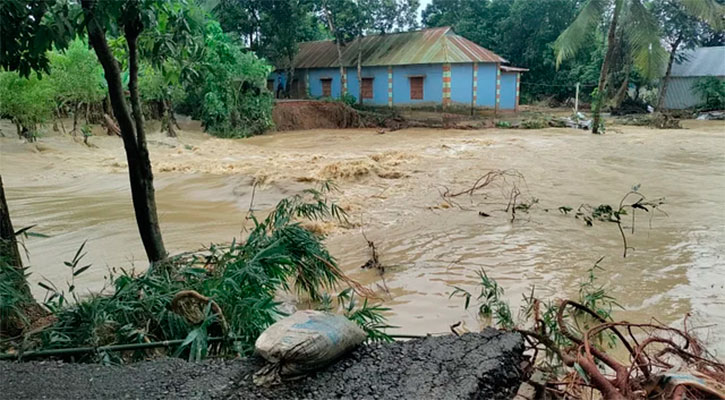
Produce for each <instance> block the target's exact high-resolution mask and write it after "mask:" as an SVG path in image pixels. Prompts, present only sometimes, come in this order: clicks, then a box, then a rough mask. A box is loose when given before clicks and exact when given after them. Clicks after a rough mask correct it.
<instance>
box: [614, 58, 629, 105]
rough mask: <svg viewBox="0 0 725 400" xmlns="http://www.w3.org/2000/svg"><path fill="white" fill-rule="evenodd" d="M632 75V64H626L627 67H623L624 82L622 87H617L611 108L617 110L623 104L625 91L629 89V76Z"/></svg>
mask: <svg viewBox="0 0 725 400" xmlns="http://www.w3.org/2000/svg"><path fill="white" fill-rule="evenodd" d="M631 73H632V63H631V62H628V63H627V66H626V67H624V80H622V85H620V86H619V89H618V90H617V93H615V94H614V102H613V108H614V109H616V110H618V109H619V108H620V107H621V106H622V102H624V98H625V97H626V96H627V89H629V75H630V74H631Z"/></svg>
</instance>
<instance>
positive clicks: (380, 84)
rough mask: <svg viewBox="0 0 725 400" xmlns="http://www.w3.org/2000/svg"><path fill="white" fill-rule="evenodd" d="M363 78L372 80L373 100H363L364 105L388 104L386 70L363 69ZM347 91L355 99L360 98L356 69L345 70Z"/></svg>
mask: <svg viewBox="0 0 725 400" xmlns="http://www.w3.org/2000/svg"><path fill="white" fill-rule="evenodd" d="M362 77H363V78H373V98H372V99H363V103H364V104H375V105H381V106H382V105H386V104H388V68H387V67H363V68H362ZM347 91H348V93H350V94H351V95H353V96H355V98H356V99H359V98H360V84H359V83H358V81H357V68H352V67H350V68H348V69H347Z"/></svg>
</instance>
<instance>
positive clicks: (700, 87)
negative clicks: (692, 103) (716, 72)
mask: <svg viewBox="0 0 725 400" xmlns="http://www.w3.org/2000/svg"><path fill="white" fill-rule="evenodd" d="M694 89H695V92H696V93H697V94H699V95H700V98H701V99H702V103H701V104H700V106H699V108H700V109H701V110H703V111H709V110H722V109H725V80H721V79H719V78H718V77H715V76H704V77H701V78H698V79H697V81H695V85H694Z"/></svg>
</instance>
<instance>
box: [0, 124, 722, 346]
mask: <svg viewBox="0 0 725 400" xmlns="http://www.w3.org/2000/svg"><path fill="white" fill-rule="evenodd" d="M686 127H687V129H683V130H652V129H648V128H634V127H613V128H609V130H608V132H607V134H606V135H602V136H595V135H591V134H588V133H586V132H583V131H575V130H569V129H545V130H529V131H519V130H492V129H491V130H482V131H454V130H432V129H430V130H427V129H416V130H403V131H397V132H389V133H386V134H383V135H380V134H377V133H376V132H375V131H374V130H365V129H362V130H317V131H304V132H289V133H278V134H270V135H265V136H261V137H255V138H251V139H244V140H223V139H215V138H211V137H209V136H207V135H204V134H202V133H199V132H198V129H195V128H194V127H193V126H191V125H189V126H185V127H184V128H185V130H183V131H182V132H181V133H180V137H179V138H178V139H170V138H165V137H163V135H160V134H155V135H151V137H150V140H149V146H150V151H151V157H152V163H153V167H154V171H155V173H156V181H155V182H156V188H157V199H158V209H159V214H160V219H161V227H162V230H163V233H164V240H165V242H166V246H167V248H168V249H169V250H170V251H171V252H180V251H185V250H189V249H194V248H198V247H200V246H202V245H205V244H209V243H211V242H228V241H230V240H231V239H232V237H240V235H241V234H242V233H241V232H242V227H243V225H244V224H243V222H244V217H245V215H246V214H247V211H248V209H249V208H250V204H252V203H253V206H252V207H253V208H254V209H255V210H259V211H263V210H266V209H269V208H270V207H272V206H273V205H274V204H275V203H276V202H277V201H278V200H279V199H281V198H283V197H284V196H287V195H290V194H294V193H297V192H299V191H300V190H302V189H304V188H307V187H310V186H314V185H316V182H319V181H321V180H326V179H332V180H333V181H334V182H335V183H336V184H337V186H338V187H339V193H336V194H334V195H333V197H334V198H335V200H336V201H337V202H338V203H339V204H340V205H341V206H342V207H343V208H344V209H345V210H346V211H347V212H348V214H349V222H348V223H347V224H339V223H318V224H313V225H311V226H310V228H312V229H315V230H317V231H320V232H323V233H326V234H328V235H329V236H328V239H327V243H328V246H329V248H330V251H331V252H332V254H333V255H334V256H335V257H336V258H337V259H338V260H339V262H340V264H341V265H342V267H343V269H344V270H345V271H346V272H347V273H348V274H349V275H350V276H351V277H352V278H354V279H356V280H358V281H360V282H361V283H363V284H365V285H368V286H370V287H371V288H374V289H375V290H376V291H377V293H378V295H379V296H380V297H381V298H382V299H384V300H383V301H384V303H385V305H387V306H388V307H390V308H391V309H392V310H391V312H390V313H389V317H390V322H391V323H392V324H393V325H397V326H399V327H400V329H398V330H397V332H400V333H418V334H419V333H436V332H446V331H448V329H449V326H450V325H451V324H453V323H455V322H457V321H460V320H463V321H465V322H466V323H467V325H468V327H469V329H476V328H477V327H476V322H475V318H474V317H475V316H474V312H473V311H465V310H464V309H463V307H462V306H463V301H462V300H461V299H460V298H456V297H454V298H451V299H449V295H450V294H451V292H452V290H453V286H460V287H463V288H466V289H469V290H475V289H476V287H475V285H474V283H475V281H476V279H477V277H476V271H478V270H479V269H481V268H483V269H485V271H486V272H487V274H488V275H489V276H490V277H492V278H495V279H496V280H498V282H499V284H500V285H501V286H503V287H504V288H505V290H506V297H507V298H508V299H509V300H510V301H511V302H512V304H513V305H514V306H516V305H518V304H519V303H520V299H521V296H522V295H523V294H525V293H529V291H530V288H531V286H535V288H536V291H537V293H538V294H539V296H541V297H546V298H561V297H567V296H572V297H576V296H578V292H577V291H578V288H579V285H580V283H581V282H582V281H583V279H585V277H586V275H587V271H588V270H589V269H590V268H591V267H592V265H593V264H594V263H595V262H596V261H597V260H598V259H599V258H600V257H604V260H603V261H602V262H601V263H600V265H601V266H602V267H603V268H604V270H602V271H600V272H599V273H598V277H599V280H598V282H600V283H601V284H603V285H606V286H607V287H608V288H609V291H610V294H612V295H613V296H614V297H616V298H617V300H618V301H619V303H620V304H621V305H622V306H623V307H624V308H625V309H626V310H627V311H626V312H625V311H620V312H618V314H617V317H619V318H624V319H627V320H630V321H642V320H648V319H649V318H651V317H655V318H657V319H658V320H660V321H662V322H664V323H668V324H674V325H677V324H680V323H681V320H682V318H683V317H684V315H685V314H686V313H692V314H693V319H692V321H694V322H691V323H694V324H696V325H702V326H704V327H703V328H701V329H700V330H699V331H698V333H699V334H700V335H701V336H703V337H704V339H706V341H709V342H710V343H712V344H713V345H714V346H715V348H716V349H718V350H719V353H720V354H721V355H722V353H724V352H725V345H724V344H723V343H724V342H725V260H724V259H723V255H725V211H724V208H723V199H725V125H724V124H723V123H722V122H715V121H690V122H689V123H686ZM2 128H3V132H4V133H5V135H6V136H7V137H5V138H0V145H1V146H2V152H1V153H0V154H1V156H2V159H1V163H2V176H3V181H4V182H5V186H6V187H5V190H6V193H7V196H8V202H9V207H10V210H11V213H12V217H13V222H14V224H15V225H16V228H20V227H23V226H27V225H35V227H34V228H33V230H34V231H36V232H40V233H43V234H47V235H49V236H50V237H47V238H39V237H30V238H28V239H26V241H25V244H26V246H27V249H28V251H29V254H30V260H29V265H30V266H31V268H30V271H31V272H32V275H31V280H32V281H33V282H37V281H40V280H43V279H47V280H50V281H51V282H53V283H55V284H56V285H58V286H61V287H63V286H65V284H66V281H68V280H69V279H70V273H69V270H68V269H67V268H66V267H64V266H63V263H62V261H63V260H68V259H70V258H72V257H73V254H74V253H75V250H76V249H77V248H78V246H79V245H80V244H81V243H82V242H83V241H85V240H87V241H88V243H87V245H86V249H87V252H88V254H87V255H86V259H85V261H88V262H92V263H93V267H92V268H91V269H90V270H88V271H87V272H85V273H84V274H82V275H81V276H80V277H79V278H77V279H76V282H75V284H76V286H78V287H82V288H85V289H87V290H99V289H100V288H102V286H103V282H104V276H106V275H107V274H108V268H112V267H115V268H119V267H124V268H131V267H133V268H136V269H138V270H141V269H144V268H145V267H146V262H145V261H144V253H143V249H142V247H141V242H140V239H139V237H138V234H137V231H136V228H135V224H134V219H133V209H132V207H131V203H130V194H129V186H128V181H127V180H128V177H127V175H126V169H125V159H124V154H123V149H122V144H121V141H120V139H118V138H111V137H106V136H103V135H102V133H101V132H98V134H99V135H100V136H94V137H93V138H92V139H91V143H92V144H93V145H94V146H95V147H93V148H88V147H86V146H84V145H83V144H82V143H77V142H75V141H73V140H71V139H70V138H68V137H62V136H58V135H52V134H50V135H48V136H47V137H45V138H43V139H41V140H40V141H39V142H38V143H37V144H24V143H20V142H19V141H18V140H17V139H15V138H14V137H13V133H14V132H13V131H12V129H11V127H10V126H9V125H7V124H4V125H2ZM491 170H511V171H510V175H509V176H508V177H507V179H506V181H505V182H504V181H503V180H500V179H499V180H496V181H494V183H492V184H491V185H489V186H488V187H487V188H485V189H482V190H480V191H477V192H475V193H474V195H473V196H468V195H461V196H458V197H455V198H447V197H444V196H443V194H444V193H446V192H447V191H448V193H455V192H458V191H463V190H466V189H468V188H470V187H471V186H472V185H474V183H475V181H476V180H477V179H478V178H479V177H481V176H482V175H484V174H486V173H487V172H489V171H491ZM513 171H517V172H518V173H520V174H521V176H522V177H523V179H520V178H516V177H514V176H512V174H513ZM253 182H258V183H259V185H258V188H257V190H256V193H255V194H254V201H253V202H252V192H253V191H252V186H253ZM637 184H640V185H641V187H640V189H639V191H640V192H641V193H642V194H644V195H646V196H647V197H648V199H655V198H660V197H664V198H665V204H664V205H662V207H661V209H662V210H663V211H664V212H665V213H661V212H654V213H645V212H643V211H639V212H638V213H637V214H636V224H635V228H636V229H635V232H634V234H632V233H631V226H632V221H631V219H630V217H631V214H630V215H628V216H627V217H626V218H625V229H626V231H627V239H628V241H629V245H630V246H631V247H633V248H634V249H630V250H629V252H628V255H627V257H626V258H623V257H622V252H623V244H622V239H621V236H620V233H619V230H618V229H617V225H616V224H614V223H611V222H610V223H607V222H597V221H595V222H594V224H593V226H591V227H587V226H586V224H585V223H584V221H582V220H581V219H576V218H575V217H574V213H575V212H576V209H577V208H578V207H579V205H580V204H590V205H592V206H597V205H599V204H611V205H613V206H616V205H618V204H619V201H620V199H621V197H622V196H623V195H624V194H625V193H626V192H627V191H629V190H630V189H631V188H632V186H634V185H637ZM513 185H516V186H517V187H518V189H519V190H520V192H521V194H520V195H519V196H518V197H517V203H519V204H521V203H526V204H532V207H531V208H530V209H529V210H528V212H525V211H524V210H522V209H519V210H518V211H517V213H516V216H515V217H516V218H515V219H514V220H513V222H512V215H511V213H510V212H506V211H504V210H505V209H506V206H507V203H508V202H509V200H510V197H511V196H510V195H511V189H512V188H513ZM532 199H537V200H538V202H534V201H532ZM561 206H568V207H572V208H573V209H574V210H573V211H572V212H570V213H569V214H566V215H565V214H564V213H562V212H560V211H559V210H558V209H559V207H561ZM479 212H483V213H485V214H487V215H489V216H488V217H485V216H482V215H480V214H479ZM363 231H364V233H365V235H366V236H367V238H368V239H370V240H372V241H374V242H375V244H376V245H377V248H378V251H379V253H380V257H381V261H382V263H383V264H384V265H385V266H386V268H385V273H384V274H383V275H382V276H381V275H380V274H379V272H378V271H371V270H362V269H360V266H361V265H362V264H364V263H365V261H366V260H367V259H368V258H369V256H370V255H369V253H368V249H367V245H366V242H365V239H364V238H363V235H362V232H363ZM36 289H37V290H36V294H37V295H38V296H42V294H43V291H42V290H41V289H40V288H39V287H37V288H36Z"/></svg>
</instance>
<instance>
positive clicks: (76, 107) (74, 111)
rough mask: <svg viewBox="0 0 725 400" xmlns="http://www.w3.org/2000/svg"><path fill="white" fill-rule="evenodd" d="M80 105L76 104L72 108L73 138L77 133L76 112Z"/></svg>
mask: <svg viewBox="0 0 725 400" xmlns="http://www.w3.org/2000/svg"><path fill="white" fill-rule="evenodd" d="M81 104H82V103H80V102H79V103H76V105H75V107H74V108H73V130H72V131H71V133H72V134H73V136H75V135H76V132H78V111H79V110H80V109H81Z"/></svg>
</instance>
